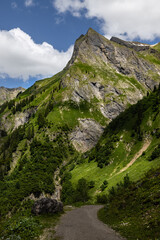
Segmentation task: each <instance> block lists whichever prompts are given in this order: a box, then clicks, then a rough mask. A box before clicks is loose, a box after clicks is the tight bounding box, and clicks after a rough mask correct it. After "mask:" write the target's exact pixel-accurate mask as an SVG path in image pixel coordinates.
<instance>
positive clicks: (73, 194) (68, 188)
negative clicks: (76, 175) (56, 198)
mask: <svg viewBox="0 0 160 240" xmlns="http://www.w3.org/2000/svg"><path fill="white" fill-rule="evenodd" d="M70 178H71V176H70V175H69V174H65V176H64V177H63V184H62V196H61V198H62V201H63V202H64V203H65V204H71V203H76V202H83V203H85V202H87V201H88V200H89V199H90V196H89V189H90V188H92V187H93V186H94V181H91V182H88V181H87V180H86V179H85V178H81V179H79V181H78V183H77V185H76V187H75V188H74V187H73V185H72V183H71V181H70Z"/></svg>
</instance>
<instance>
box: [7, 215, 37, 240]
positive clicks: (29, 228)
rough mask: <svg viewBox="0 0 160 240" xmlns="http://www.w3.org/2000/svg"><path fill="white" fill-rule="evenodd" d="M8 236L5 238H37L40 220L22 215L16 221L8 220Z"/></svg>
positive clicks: (11, 239)
mask: <svg viewBox="0 0 160 240" xmlns="http://www.w3.org/2000/svg"><path fill="white" fill-rule="evenodd" d="M5 229H6V233H5V235H6V237H5V235H4V238H3V239H5V240H28V239H35V237H36V236H37V235H38V234H39V230H40V226H39V221H38V220H35V219H34V218H33V217H25V216H23V217H20V218H19V219H15V221H13V220H11V221H8V222H7V224H6V225H5Z"/></svg>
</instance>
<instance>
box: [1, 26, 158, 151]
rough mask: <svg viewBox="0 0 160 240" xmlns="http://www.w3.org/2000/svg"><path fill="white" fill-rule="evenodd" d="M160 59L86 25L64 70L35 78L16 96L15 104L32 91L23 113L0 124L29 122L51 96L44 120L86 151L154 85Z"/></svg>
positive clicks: (9, 126) (152, 52)
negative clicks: (68, 130) (66, 129)
mask: <svg viewBox="0 0 160 240" xmlns="http://www.w3.org/2000/svg"><path fill="white" fill-rule="evenodd" d="M159 63H160V53H159V51H157V50H155V48H154V47H152V46H149V45H147V46H146V45H145V44H140V43H134V42H133V43H132V42H129V47H128V45H127V42H125V41H122V40H121V42H119V40H117V39H116V38H112V39H111V41H110V40H107V39H106V38H104V37H103V36H102V35H100V34H98V33H97V32H95V31H94V30H93V29H89V30H88V32H87V34H86V35H85V36H83V35H82V36H81V37H80V38H79V39H78V40H77V41H76V43H75V47H74V52H73V56H72V58H71V60H70V61H69V63H68V64H67V66H66V68H65V69H64V70H63V71H62V72H60V73H59V74H57V75H55V76H54V77H52V78H50V79H46V80H41V81H37V82H36V83H35V84H34V85H33V86H32V87H31V88H30V89H28V90H27V91H26V92H25V93H24V94H23V95H21V98H19V99H17V100H16V103H18V102H20V101H23V100H24V101H25V99H26V98H27V97H29V96H31V95H32V96H34V98H35V99H34V101H31V102H30V105H29V106H26V107H25V108H23V110H24V111H23V114H22V113H20V111H16V114H14V116H13V117H12V119H10V117H5V123H4V121H3V119H4V118H2V126H3V127H4V128H5V130H6V131H12V129H14V128H15V127H18V126H19V125H21V124H24V123H25V122H28V121H29V116H31V115H32V113H34V112H37V114H38V112H39V111H40V110H41V109H42V105H43V108H44V105H45V104H47V103H48V101H49V100H51V97H52V95H53V97H52V98H53V99H52V102H54V105H55V107H54V108H53V109H51V111H50V113H49V114H48V115H47V116H46V117H47V119H48V120H49V121H50V122H52V121H53V118H55V121H56V125H59V126H63V125H64V123H65V124H67V125H68V126H69V127H71V128H72V129H73V131H72V133H71V134H70V136H69V138H70V139H71V142H72V144H73V145H74V147H75V148H76V150H77V151H80V152H85V151H88V150H90V149H91V148H92V147H93V146H94V145H95V143H96V142H97V140H98V138H99V137H100V135H101V134H102V132H103V127H104V126H105V125H106V124H107V123H109V122H110V121H111V120H112V119H114V118H115V117H116V116H118V115H119V113H120V112H122V111H124V110H125V108H127V107H128V106H129V105H131V104H134V103H136V102H137V101H138V100H139V99H141V98H142V97H143V96H145V95H146V93H147V91H150V90H152V89H153V88H154V86H155V85H158V83H159V82H160V75H159V72H160V65H159ZM41 100H42V101H41ZM30 106H31V108H30ZM82 108H85V109H82ZM81 109H82V110H81ZM70 116H71V118H70ZM55 121H54V122H55ZM89 126H90V127H89ZM88 128H89V130H88Z"/></svg>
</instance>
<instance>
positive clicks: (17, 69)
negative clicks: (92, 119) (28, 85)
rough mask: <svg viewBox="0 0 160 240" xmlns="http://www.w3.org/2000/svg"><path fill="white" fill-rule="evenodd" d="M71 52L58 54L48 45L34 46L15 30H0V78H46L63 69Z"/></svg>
mask: <svg viewBox="0 0 160 240" xmlns="http://www.w3.org/2000/svg"><path fill="white" fill-rule="evenodd" d="M72 52H73V46H71V47H70V48H69V49H68V51H66V52H59V51H58V50H56V49H54V48H53V46H51V45H50V44H48V43H46V42H43V43H42V44H36V43H35V42H34V41H33V40H32V39H31V37H30V36H29V35H28V34H26V33H25V32H23V31H22V30H21V29H19V28H16V29H12V30H10V31H0V53H1V57H0V77H1V78H2V77H3V78H6V77H7V76H9V77H11V78H21V79H23V80H24V81H25V80H27V79H28V78H29V77H48V76H52V75H53V74H55V73H57V72H59V71H60V70H62V69H63V68H64V67H65V65H66V64H67V62H68V60H69V59H70V57H71V55H72Z"/></svg>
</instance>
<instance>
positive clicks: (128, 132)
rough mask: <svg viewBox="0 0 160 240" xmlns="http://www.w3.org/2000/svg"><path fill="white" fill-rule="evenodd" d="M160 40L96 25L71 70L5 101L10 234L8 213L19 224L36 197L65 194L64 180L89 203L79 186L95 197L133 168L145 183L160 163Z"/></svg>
mask: <svg viewBox="0 0 160 240" xmlns="http://www.w3.org/2000/svg"><path fill="white" fill-rule="evenodd" d="M158 46H159V44H157V45H155V46H151V45H146V44H142V43H138V42H126V41H123V40H120V39H117V38H115V37H112V38H111V40H108V39H106V38H105V37H103V36H102V35H100V34H98V33H97V32H95V31H94V30H93V29H89V30H88V32H87V33H86V35H84V36H83V35H82V36H80V38H79V39H77V41H76V42H75V47H74V52H73V55H72V58H71V60H70V61H69V63H68V64H67V66H66V67H65V68H64V69H63V71H61V72H60V73H58V74H56V75H55V76H53V77H51V78H47V79H44V80H40V81H37V82H36V83H35V84H34V85H33V86H31V87H30V88H29V89H27V90H25V91H24V92H23V93H21V94H20V95H18V96H17V97H16V98H15V99H13V100H11V101H9V102H6V103H4V104H2V105H1V107H0V137H1V142H0V202H1V204H0V216H1V218H2V222H3V221H4V225H3V224H2V226H3V227H1V228H2V231H3V236H5V234H6V236H7V237H8V235H9V234H11V231H10V232H9V230H4V229H9V228H8V227H7V226H6V225H5V224H6V221H5V220H4V219H5V216H6V214H9V213H10V215H11V216H12V215H13V217H12V218H11V220H10V221H11V222H10V225H11V226H12V224H13V225H14V219H17V221H18V223H17V224H20V223H19V221H20V220H18V219H22V220H21V223H23V220H24V221H26V220H25V219H24V218H25V216H26V214H29V213H28V212H26V211H30V207H31V204H33V202H32V201H35V200H37V199H39V198H42V197H47V196H48V197H51V198H56V199H58V200H59V199H60V192H61V185H62V197H61V199H62V200H63V202H64V203H66V204H67V203H72V202H73V201H77V199H78V200H79V201H80V200H81V201H83V199H81V196H82V194H80V192H79V191H80V189H84V188H83V185H85V186H86V189H88V188H87V186H88V184H89V186H90V190H89V195H90V197H91V199H90V201H91V202H92V203H93V202H95V201H96V196H97V194H99V193H101V192H104V193H105V194H106V193H107V192H108V191H109V189H110V188H112V187H114V186H115V185H116V184H117V183H118V182H119V181H121V179H123V177H125V175H126V173H128V174H129V177H130V178H131V180H132V181H137V180H139V179H140V178H141V177H142V176H143V175H144V174H145V173H146V172H147V171H148V170H149V169H151V168H152V167H155V168H156V167H158V166H159V157H157V156H156V157H155V158H154V161H150V160H149V159H150V157H151V158H152V153H153V155H154V154H155V153H154V152H156V151H159V150H157V149H158V146H159V145H158V144H159V138H158V137H157V136H159V135H158V134H159V128H160V126H159V117H160V116H159V83H160V50H159V47H158ZM143 152H144V153H143ZM81 179H82V180H81ZM79 181H80V182H79ZM86 181H88V182H89V183H87V182H86ZM77 184H79V185H78V186H77ZM107 184H108V187H107ZM75 189H76V190H75ZM73 196H74V197H75V198H72V197H73ZM85 199H88V195H87V198H85ZM19 209H22V211H21V213H20V211H18V210H19ZM20 214H22V215H20ZM8 216H9V215H8ZM27 216H28V219H29V220H28V221H29V222H30V221H31V219H33V216H30V215H27ZM12 221H13V222H12ZM31 222H32V221H31ZM26 224H28V223H26ZM39 225H40V224H39ZM16 226H21V225H16ZM16 226H14V227H15V228H14V229H15V231H18V230H16ZM33 226H37V225H34V223H33ZM23 227H24V226H23ZM26 229H27V228H26ZM0 230H1V229H0ZM2 231H1V232H2ZM6 231H8V232H6ZM7 237H6V239H7ZM4 239H5V238H4ZM22 239H32V238H31V235H29V236H27V237H26V238H24V236H23V237H22Z"/></svg>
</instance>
